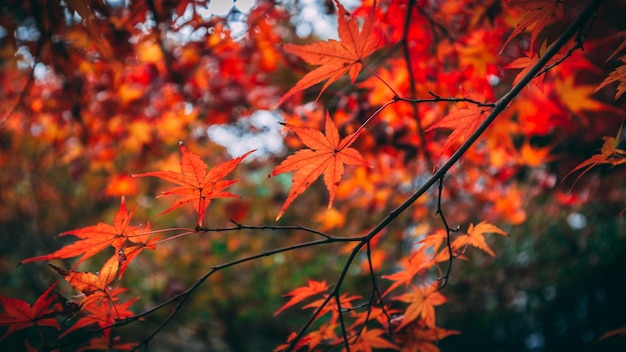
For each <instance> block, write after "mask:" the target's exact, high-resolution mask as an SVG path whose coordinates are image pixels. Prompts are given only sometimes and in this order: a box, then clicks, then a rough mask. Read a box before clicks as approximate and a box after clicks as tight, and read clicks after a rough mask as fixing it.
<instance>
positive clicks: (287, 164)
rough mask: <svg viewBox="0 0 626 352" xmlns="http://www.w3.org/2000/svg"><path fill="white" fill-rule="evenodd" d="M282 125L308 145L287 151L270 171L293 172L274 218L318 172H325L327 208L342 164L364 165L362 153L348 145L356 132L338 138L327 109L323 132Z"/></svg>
mask: <svg viewBox="0 0 626 352" xmlns="http://www.w3.org/2000/svg"><path fill="white" fill-rule="evenodd" d="M285 126H286V127H287V128H289V129H290V130H292V131H294V132H295V133H296V134H297V135H298V137H299V138H300V140H301V141H302V143H304V145H306V146H307V147H309V148H310V149H302V150H299V151H297V152H296V153H295V154H293V155H290V156H289V157H287V158H286V159H285V160H283V162H282V163H280V165H278V166H276V167H275V168H274V170H273V171H272V173H271V174H270V176H275V175H278V174H282V173H284V172H289V171H295V172H296V173H295V174H294V175H293V179H292V182H293V183H292V184H291V189H290V190H289V195H288V196H287V200H285V203H284V204H283V207H282V208H281V209H280V211H279V212H278V216H277V217H276V220H278V219H280V217H281V216H282V215H283V213H284V212H285V209H287V207H288V206H289V205H290V204H291V202H293V201H294V199H296V197H297V196H299V195H300V194H301V193H302V192H304V190H305V189H307V188H308V187H309V186H310V185H311V183H313V181H315V180H316V179H317V178H318V177H319V176H320V175H321V174H324V183H325V184H326V188H327V189H328V192H329V193H330V198H329V200H328V208H330V207H332V205H333V201H334V200H335V193H336V191H337V184H339V181H340V180H341V177H342V176H343V171H344V164H348V165H367V162H366V161H365V159H363V156H361V154H360V153H359V152H358V151H357V150H356V149H354V148H350V145H352V143H354V141H355V140H356V135H355V134H351V135H349V136H346V137H344V138H343V139H341V140H339V131H338V130H337V126H335V123H334V122H333V121H332V120H331V119H330V115H329V114H328V113H326V128H325V132H326V134H323V133H322V132H320V131H318V130H317V129H315V128H311V127H298V126H293V125H289V124H285Z"/></svg>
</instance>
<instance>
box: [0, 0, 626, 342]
mask: <svg viewBox="0 0 626 352" xmlns="http://www.w3.org/2000/svg"><path fill="white" fill-rule="evenodd" d="M213 3H217V1H212V2H211V1H209V2H206V1H181V2H167V1H154V0H147V1H129V2H120V3H116V2H106V1H38V0H33V1H30V2H13V1H9V2H7V3H6V4H3V5H0V9H1V10H2V12H1V16H0V26H1V27H0V29H3V31H4V34H3V35H2V37H1V38H0V45H1V48H2V50H1V51H0V65H1V71H0V80H2V82H3V85H2V88H0V92H2V93H1V94H0V101H1V102H2V105H0V119H1V120H0V138H2V141H0V149H1V150H2V155H0V166H1V167H2V169H3V174H2V175H1V176H0V182H2V191H0V201H2V202H3V203H4V205H3V207H2V208H1V209H0V219H2V221H4V222H6V223H7V228H8V229H11V231H15V229H17V228H20V229H21V227H18V225H14V224H20V225H19V226H24V225H23V222H20V221H21V220H20V219H34V220H33V222H32V224H35V225H33V226H34V227H33V230H32V232H33V233H36V234H37V236H39V237H37V238H38V240H37V241H33V243H31V244H29V245H28V246H27V247H28V249H27V250H28V253H21V252H20V253H19V254H20V255H22V257H20V258H19V259H18V260H17V261H14V262H11V263H10V264H12V265H13V266H14V265H15V264H17V263H18V262H19V265H18V267H17V268H14V267H12V266H11V265H8V266H7V265H5V266H3V269H6V268H10V269H7V271H11V272H19V271H21V270H36V271H37V272H38V276H37V277H34V276H33V277H31V278H28V280H33V281H35V283H31V284H29V287H31V288H32V287H40V288H41V290H40V292H42V293H41V294H39V292H37V293H36V294H35V295H23V296H22V297H21V298H24V299H21V298H11V296H9V295H8V294H7V295H4V292H3V293H2V295H0V305H1V307H2V308H1V309H2V310H1V312H0V329H2V330H0V333H1V334H2V335H1V336H0V341H10V343H11V344H13V345H11V346H12V347H15V346H19V347H15V348H21V349H26V350H81V351H82V350H138V349H142V348H146V347H148V346H149V345H150V344H151V343H154V341H157V340H158V338H159V336H160V335H161V334H163V333H165V332H166V331H167V330H168V329H171V328H172V326H173V325H175V324H184V323H182V322H184V321H185V319H187V318H188V319H192V318H194V317H195V318H196V319H199V320H201V319H208V321H213V320H212V319H215V320H220V321H222V322H223V323H224V324H225V325H228V321H229V319H231V318H232V316H234V315H237V314H236V313H234V312H233V311H231V310H230V309H232V308H229V307H231V306H230V305H229V304H228V303H226V302H228V300H230V299H233V298H232V297H236V296H237V294H240V295H242V296H241V297H246V298H245V299H243V298H242V299H240V300H239V301H238V302H239V303H238V304H243V303H241V302H245V301H247V300H248V299H250V300H254V299H259V300H260V301H261V302H260V303H258V302H257V303H258V305H259V306H263V307H261V308H265V309H270V310H271V311H272V312H273V313H274V314H273V316H272V314H269V315H267V316H264V318H263V319H264V320H265V319H272V321H273V322H280V324H281V325H280V327H281V328H280V333H281V336H280V340H281V341H282V343H275V344H274V345H273V347H272V348H275V351H292V350H298V351H299V350H310V351H318V350H345V351H373V350H401V351H428V352H433V351H439V350H440V346H441V345H440V341H442V340H444V341H445V340H447V339H454V338H455V337H458V335H460V334H463V333H464V332H463V331H462V330H459V329H458V328H457V327H456V326H455V324H454V318H453V317H451V316H453V314H454V311H444V312H445V313H444V314H443V317H444V318H443V319H442V318H441V316H442V315H441V313H440V312H441V311H442V310H443V309H444V307H445V306H446V305H447V304H449V303H452V302H451V301H452V299H453V298H452V297H449V296H448V292H449V291H448V290H453V289H454V285H455V280H456V279H457V278H458V277H459V275H457V272H456V270H457V267H458V268H461V266H462V265H465V263H471V262H475V261H478V262H480V263H482V264H483V265H485V266H489V265H490V264H492V263H494V260H496V259H495V258H500V257H502V255H503V254H501V250H503V249H504V248H507V244H506V243H508V242H507V241H513V237H514V236H513V235H512V234H513V233H516V234H518V233H519V232H516V229H518V228H520V226H523V224H525V223H527V222H528V221H529V218H530V217H532V212H533V211H534V210H533V209H530V208H529V207H528V204H529V202H531V201H534V200H533V199H535V198H540V197H542V196H543V197H546V198H548V199H549V200H550V201H551V202H552V203H550V204H556V206H555V207H556V208H559V207H576V209H579V208H581V207H583V206H584V205H585V204H590V203H593V202H598V203H600V202H603V201H607V202H608V201H609V200H608V199H609V197H610V202H612V203H611V204H612V208H611V209H610V210H608V211H607V212H606V214H604V215H605V217H606V218H607V219H611V221H615V222H616V223H618V224H621V225H623V216H624V213H625V211H624V209H626V201H624V195H625V192H626V191H625V188H624V187H623V186H624V184H623V179H624V178H623V176H624V166H623V165H624V164H626V148H625V147H624V143H623V138H624V128H623V124H624V118H625V116H626V115H625V108H626V107H625V106H624V98H623V93H624V92H625V91H626V39H625V36H626V32H625V31H624V29H623V28H622V27H623V26H624V23H623V18H622V17H623V12H621V15H618V14H620V11H621V10H625V9H626V4H625V3H624V2H623V1H620V0H605V1H602V0H588V1H552V0H545V1H471V0H462V1H411V0H408V1H384V0H379V1H363V2H362V3H360V4H359V5H357V6H355V7H354V8H351V9H349V10H348V9H346V8H345V7H344V5H343V4H342V2H341V1H339V0H335V1H327V2H325V4H324V6H325V7H326V10H327V11H328V12H329V13H332V15H333V17H332V22H333V23H335V24H336V30H333V33H332V34H331V35H332V38H335V39H332V38H331V39H320V38H317V37H316V36H315V35H314V34H311V35H307V34H302V33H300V35H296V33H298V30H301V29H302V28H305V27H302V26H303V25H302V24H299V25H298V23H297V21H295V20H294V18H296V17H297V12H298V9H297V6H300V5H298V4H285V3H283V2H275V1H261V0H259V1H257V2H256V3H255V4H254V6H252V7H251V8H250V9H245V10H242V9H241V8H239V7H237V6H239V5H237V3H235V5H232V4H229V6H230V7H229V10H228V11H227V12H226V13H225V14H223V16H220V15H216V14H208V13H209V12H211V11H214V12H215V11H217V10H216V9H215V8H212V7H211V6H212V4H213ZM233 6H234V7H233ZM242 6H243V5H242ZM620 16H621V17H620ZM620 21H621V22H620ZM620 26H622V27H620ZM242 28H243V29H242ZM311 29H312V30H314V29H316V25H315V23H313V24H312V25H311ZM318 34H320V35H326V34H327V33H318ZM268 116H269V117H270V119H271V122H270V123H266V124H262V123H265V122H263V121H264V119H265V118H267V117H268ZM268 131H269V132H268ZM272 131H273V132H272ZM263 133H270V134H265V135H264V134H263ZM272 133H273V134H272ZM257 135H258V136H261V135H262V136H264V137H259V138H256V137H255V136H257ZM209 136H212V138H209ZM233 136H235V137H233ZM220 138H230V139H228V140H226V141H225V142H220V140H219V139H220ZM253 141H257V142H253ZM276 142H278V147H275V148H274V149H272V148H270V146H271V145H276ZM220 144H221V145H220ZM151 170H152V171H151ZM20 173H22V174H24V175H26V176H24V177H21V176H20V175H19V174H20ZM594 175H595V176H594ZM320 178H321V180H320V181H317V180H318V179H320ZM610 180H613V183H611V184H612V186H611V187H612V188H611V190H610V192H607V193H608V195H604V194H602V192H603V191H602V190H603V189H605V188H602V187H609V186H601V185H602V184H604V185H608V184H609V182H611V181H610ZM620 180H621V181H620ZM592 194H595V195H592ZM605 196H606V198H603V197H605ZM157 198H158V200H156V199H157ZM544 201H545V200H544ZM546 202H548V201H546ZM112 204H115V207H116V210H112V208H111V206H112ZM128 204H131V205H128ZM533 204H534V203H533ZM552 211H556V210H554V209H553V210H552ZM92 219H96V220H94V221H93V222H89V221H91V220H92ZM87 220H89V221H87ZM607 221H608V220H607ZM620 221H621V222H620ZM24 223H26V222H24ZM94 224H95V225H94ZM10 226H14V227H10ZM545 227H547V226H545ZM67 228H70V229H71V228H75V229H73V230H67ZM56 229H60V230H58V231H57V230H56ZM621 234H622V235H623V234H624V232H623V228H622V229H621ZM52 235H58V236H57V237H56V239H55V238H54V237H53V236H52ZM5 236H7V237H15V236H16V233H10V234H5ZM517 236H523V234H520V235H517ZM13 241H15V239H11V238H7V239H6V241H5V243H6V244H7V246H15V244H14V243H15V242H13ZM503 252H505V255H506V250H503ZM7 258H8V257H7ZM7 258H2V260H3V262H9V259H7ZM24 258H25V259H24ZM11 260H13V258H11ZM285 264H286V265H285ZM3 265H4V264H3ZM29 268H30V269H29ZM255 268H261V269H260V270H261V271H255V270H256V269H255ZM267 268H269V269H267ZM458 270H461V269H458ZM15 275H17V274H15ZM255 275H261V276H259V277H255ZM265 275H267V276H265ZM233 277H234V278H236V279H237V280H241V282H233V281H232V280H233ZM512 280H515V279H514V278H512ZM42 281H43V282H42ZM259 282H262V284H261V285H264V287H263V288H258V285H259ZM229 285H233V287H235V288H233V289H232V291H231V289H230V288H229ZM237 285H240V286H237ZM251 285H257V286H251ZM494 285H495V284H494ZM237 287H239V288H237ZM241 287H243V288H241ZM489 288H490V289H492V288H491V286H489ZM266 291H267V292H266ZM265 293H267V294H268V295H271V296H272V297H274V298H273V300H272V301H268V302H270V303H269V304H267V302H266V301H264V300H263V298H262V297H261V298H259V297H253V296H256V295H259V296H260V295H262V294H265ZM246 294H247V295H249V296H243V295H246ZM30 298H34V299H30ZM194 300H198V302H201V303H198V304H199V305H202V306H204V307H205V308H206V309H208V310H207V312H208V313H206V315H205V316H203V313H198V310H196V309H195V308H194V309H188V307H189V306H190V305H193V304H194V303H193V301H194ZM30 302H33V303H30ZM462 303H466V304H468V305H470V304H472V303H471V302H469V301H468V302H462ZM268 306H269V307H268ZM207 307H208V308H207ZM242 309H243V308H242ZM192 310H195V311H193V312H192ZM265 313H267V312H265ZM187 315H189V317H188V316H187ZM207 316H208V317H210V318H207ZM232 319H234V318H232ZM140 324H151V325H146V326H147V328H141V329H135V330H126V329H127V328H129V329H132V327H133V326H138V325H140ZM207 324H208V323H207ZM276 324H278V323H276ZM200 325H201V324H200ZM270 325H271V324H270ZM624 325H626V322H624ZM228 328H230V329H235V330H236V328H237V327H228ZM239 328H241V327H240V326H239ZM612 328H614V330H610V331H609V329H606V330H605V331H604V333H603V334H599V335H598V336H595V338H598V337H602V338H603V339H610V338H614V337H615V335H622V334H624V328H623V327H622V326H614V327H612ZM20 334H21V335H20ZM11 339H13V340H11ZM272 342H275V341H272ZM2 343H3V342H0V346H1V344H2ZM218 345H219V344H218ZM242 346H243V345H242ZM205 347H206V346H205ZM257 347H258V346H257ZM234 348H235V349H237V348H243V347H241V346H239V347H234ZM258 348H259V349H260V350H263V349H264V348H267V346H263V347H258Z"/></svg>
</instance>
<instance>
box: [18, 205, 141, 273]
mask: <svg viewBox="0 0 626 352" xmlns="http://www.w3.org/2000/svg"><path fill="white" fill-rule="evenodd" d="M134 213H135V210H134V209H133V210H131V211H130V212H128V210H126V201H125V199H124V197H122V199H121V202H120V209H119V210H118V212H117V214H116V215H115V218H114V219H113V225H109V224H105V223H99V224H97V225H93V226H87V227H83V228H80V229H76V230H71V231H66V232H63V233H61V234H59V236H66V235H72V236H76V237H78V238H80V239H79V240H78V241H76V242H74V243H72V244H69V245H67V246H64V247H63V248H60V249H59V250H57V251H55V252H53V253H50V254H46V255H42V256H39V257H33V258H28V259H24V260H22V261H21V262H20V264H24V263H30V262H34V261H38V260H51V259H66V258H72V257H76V256H79V255H82V257H81V258H80V260H78V262H77V263H76V264H75V265H74V268H76V267H77V266H78V265H79V264H80V263H82V262H84V261H85V260H87V259H88V258H91V257H93V256H94V255H96V254H97V253H99V252H100V251H102V250H103V249H105V248H106V247H108V246H112V247H114V248H115V250H116V252H119V251H120V250H121V249H122V248H123V247H124V246H125V244H126V241H127V240H129V241H130V242H137V238H143V236H145V234H146V232H148V231H149V229H150V227H149V225H147V226H146V228H142V227H140V226H130V220H131V219H132V217H133V214H134Z"/></svg>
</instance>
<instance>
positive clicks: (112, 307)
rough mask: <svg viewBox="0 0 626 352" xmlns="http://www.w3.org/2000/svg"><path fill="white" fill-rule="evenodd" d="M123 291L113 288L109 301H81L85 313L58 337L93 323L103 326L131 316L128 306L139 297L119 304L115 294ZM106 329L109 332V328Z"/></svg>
mask: <svg viewBox="0 0 626 352" xmlns="http://www.w3.org/2000/svg"><path fill="white" fill-rule="evenodd" d="M124 291H126V289H115V290H113V291H112V292H111V293H110V294H109V296H110V297H111V299H110V300H109V301H104V300H88V301H87V302H83V303H82V304H81V305H82V308H81V310H82V312H84V313H86V314H85V315H84V316H82V317H80V318H79V319H78V320H76V322H74V324H73V325H72V326H70V327H69V328H68V329H67V330H65V331H64V332H63V333H62V334H61V335H59V338H62V337H64V336H66V335H68V334H69V333H71V332H72V331H75V330H78V329H82V328H85V327H87V326H90V325H93V324H96V325H97V326H98V328H105V327H107V326H110V325H113V324H114V323H115V322H116V320H120V319H125V318H129V317H132V316H133V315H134V313H133V312H132V311H131V310H130V309H129V307H130V306H131V305H132V304H133V303H135V302H136V301H137V300H138V299H139V297H135V298H132V299H130V300H128V301H126V302H124V303H121V304H120V303H119V302H118V298H117V297H116V295H118V294H119V293H121V292H124ZM106 331H107V332H110V330H106Z"/></svg>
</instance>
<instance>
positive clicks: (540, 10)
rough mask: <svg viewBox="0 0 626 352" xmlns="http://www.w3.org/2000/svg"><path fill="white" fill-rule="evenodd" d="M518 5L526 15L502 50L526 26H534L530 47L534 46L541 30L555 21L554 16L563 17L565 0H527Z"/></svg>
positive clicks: (519, 2) (517, 3)
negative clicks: (563, 0)
mask: <svg viewBox="0 0 626 352" xmlns="http://www.w3.org/2000/svg"><path fill="white" fill-rule="evenodd" d="M515 4H516V5H517V6H518V7H520V8H522V10H523V11H524V17H523V18H522V19H521V20H520V22H519V23H518V24H517V26H516V27H515V29H514V30H513V32H511V34H510V35H509V37H508V38H507V39H506V41H505V42H504V44H503V45H502V49H500V53H502V50H504V48H505V47H506V46H507V44H509V42H510V41H511V39H513V38H515V37H516V36H517V35H518V34H520V33H522V31H524V30H525V29H526V28H528V27H531V26H532V28H533V29H532V32H531V34H530V48H531V50H532V48H533V47H534V44H535V40H536V39H537V36H538V35H539V32H541V30H542V29H543V28H544V27H545V26H546V25H548V24H550V23H552V22H554V17H556V18H557V19H559V18H562V17H563V2H562V1H557V0H525V1H518V2H516V3H515Z"/></svg>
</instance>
